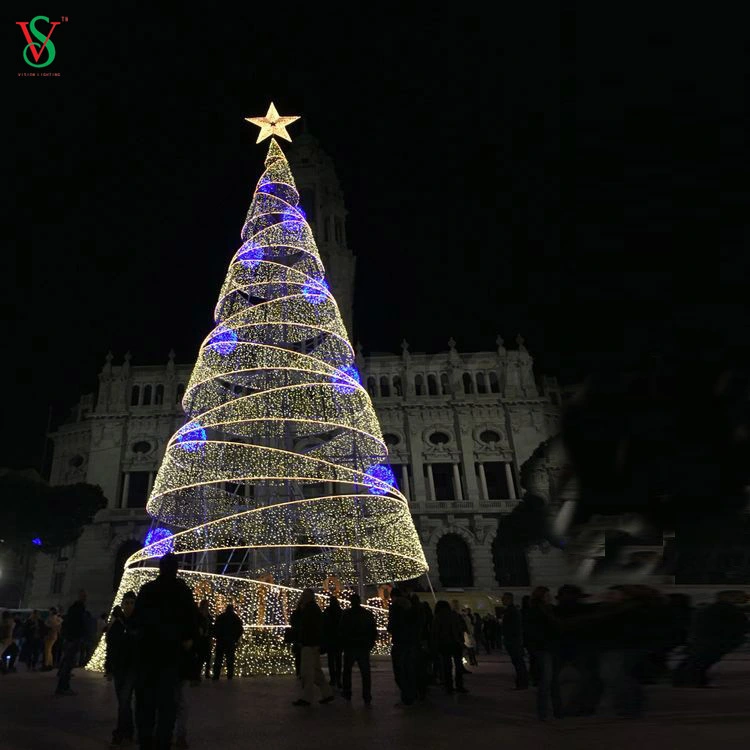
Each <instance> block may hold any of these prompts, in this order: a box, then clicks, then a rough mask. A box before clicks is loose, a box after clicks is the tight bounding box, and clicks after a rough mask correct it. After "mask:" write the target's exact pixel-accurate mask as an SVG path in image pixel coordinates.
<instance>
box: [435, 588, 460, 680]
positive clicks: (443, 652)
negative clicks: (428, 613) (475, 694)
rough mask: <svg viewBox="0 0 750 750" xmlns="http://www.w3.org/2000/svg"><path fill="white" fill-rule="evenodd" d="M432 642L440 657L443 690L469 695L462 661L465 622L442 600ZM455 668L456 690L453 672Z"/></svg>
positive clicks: (438, 604) (436, 609) (436, 611)
mask: <svg viewBox="0 0 750 750" xmlns="http://www.w3.org/2000/svg"><path fill="white" fill-rule="evenodd" d="M430 640H431V643H432V647H433V649H434V650H435V651H436V653H438V654H439V656H440V661H441V665H442V670H441V671H442V673H443V688H444V690H445V692H446V693H453V692H458V693H468V692H469V691H468V690H467V689H466V688H465V687H464V670H463V668H462V667H463V664H462V663H461V659H462V657H463V651H464V622H463V618H462V617H461V615H460V614H459V613H458V612H456V611H454V610H453V609H451V605H450V604H448V602H447V601H445V600H444V599H441V600H440V601H438V602H437V603H436V604H435V616H434V617H433V618H432V626H431V632H430ZM454 668H455V688H454V680H453V671H454Z"/></svg>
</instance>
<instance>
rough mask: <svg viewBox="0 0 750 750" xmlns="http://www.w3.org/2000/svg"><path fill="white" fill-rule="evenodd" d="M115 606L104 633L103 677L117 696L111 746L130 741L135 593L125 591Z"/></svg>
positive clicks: (134, 653)
mask: <svg viewBox="0 0 750 750" xmlns="http://www.w3.org/2000/svg"><path fill="white" fill-rule="evenodd" d="M117 609H118V610H119V612H118V616H116V617H114V618H113V620H112V622H111V623H110V624H109V626H108V627H107V632H106V634H105V642H106V644H107V655H106V657H105V659H104V672H105V674H106V675H107V679H110V680H112V681H113V683H114V686H115V695H116V696H117V726H116V727H115V729H114V731H113V732H112V745H121V744H122V743H123V742H130V741H131V740H132V739H133V734H134V728H135V723H134V721H133V692H134V691H135V677H136V673H135V659H136V650H135V634H134V631H133V627H132V617H133V610H134V609H135V593H134V592H133V591H128V592H127V593H126V594H124V595H123V597H122V604H121V606H120V607H118V608H117Z"/></svg>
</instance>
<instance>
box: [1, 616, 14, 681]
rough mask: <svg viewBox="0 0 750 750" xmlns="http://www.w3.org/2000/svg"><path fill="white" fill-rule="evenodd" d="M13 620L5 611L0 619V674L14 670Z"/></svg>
mask: <svg viewBox="0 0 750 750" xmlns="http://www.w3.org/2000/svg"><path fill="white" fill-rule="evenodd" d="M14 628H15V621H14V620H13V617H12V615H11V613H10V612H8V611H5V612H3V615H2V620H0V674H10V673H12V672H15V671H16V659H17V658H18V644H17V643H16V641H15V639H14V638H13V630H14Z"/></svg>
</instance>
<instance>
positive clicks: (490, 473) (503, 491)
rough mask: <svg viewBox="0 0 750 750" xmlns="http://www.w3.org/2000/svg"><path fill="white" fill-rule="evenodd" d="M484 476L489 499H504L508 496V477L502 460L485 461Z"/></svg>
mask: <svg viewBox="0 0 750 750" xmlns="http://www.w3.org/2000/svg"><path fill="white" fill-rule="evenodd" d="M482 465H483V466H484V478H485V480H486V482H487V495H488V496H489V497H488V499H489V500H504V499H506V498H509V497H510V490H509V488H508V479H507V474H506V471H505V462H503V461H485V462H484V463H483V464H482Z"/></svg>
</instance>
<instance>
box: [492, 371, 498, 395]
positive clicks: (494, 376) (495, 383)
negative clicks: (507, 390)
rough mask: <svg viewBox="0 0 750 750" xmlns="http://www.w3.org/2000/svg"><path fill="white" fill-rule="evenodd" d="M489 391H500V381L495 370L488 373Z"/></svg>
mask: <svg viewBox="0 0 750 750" xmlns="http://www.w3.org/2000/svg"><path fill="white" fill-rule="evenodd" d="M490 393H500V383H499V382H498V379H497V373H496V372H491V373H490Z"/></svg>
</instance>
